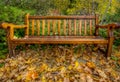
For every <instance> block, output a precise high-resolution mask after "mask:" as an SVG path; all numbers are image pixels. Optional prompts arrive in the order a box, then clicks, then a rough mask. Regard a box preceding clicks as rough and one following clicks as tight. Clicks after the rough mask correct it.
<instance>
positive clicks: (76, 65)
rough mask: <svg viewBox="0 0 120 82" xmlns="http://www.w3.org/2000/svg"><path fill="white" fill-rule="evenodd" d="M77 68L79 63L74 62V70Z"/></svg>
mask: <svg viewBox="0 0 120 82" xmlns="http://www.w3.org/2000/svg"><path fill="white" fill-rule="evenodd" d="M78 66H79V62H78V61H76V62H75V67H74V68H75V69H76V68H78Z"/></svg>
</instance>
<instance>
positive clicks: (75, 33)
mask: <svg viewBox="0 0 120 82" xmlns="http://www.w3.org/2000/svg"><path fill="white" fill-rule="evenodd" d="M74 35H76V19H74Z"/></svg>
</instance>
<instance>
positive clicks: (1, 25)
mask: <svg viewBox="0 0 120 82" xmlns="http://www.w3.org/2000/svg"><path fill="white" fill-rule="evenodd" d="M8 27H9V28H26V27H27V25H15V24H12V23H1V24H0V28H4V29H7V28H8Z"/></svg>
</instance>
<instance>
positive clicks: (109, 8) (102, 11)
mask: <svg viewBox="0 0 120 82" xmlns="http://www.w3.org/2000/svg"><path fill="white" fill-rule="evenodd" d="M26 13H30V14H32V15H89V14H99V16H100V20H99V21H100V24H107V23H112V22H115V23H119V22H120V0H0V22H9V23H15V24H24V17H25V15H26ZM102 32H104V31H102ZM18 35H22V32H21V31H19V33H18ZM103 36H104V33H103ZM115 36H116V37H117V38H116V39H117V40H116V41H115V45H119V44H120V39H119V37H120V30H117V31H115ZM6 47H7V46H6V38H5V31H4V30H0V56H1V54H5V52H6V51H7V50H6V49H7V48H6Z"/></svg>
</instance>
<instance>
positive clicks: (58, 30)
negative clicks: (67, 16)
mask: <svg viewBox="0 0 120 82" xmlns="http://www.w3.org/2000/svg"><path fill="white" fill-rule="evenodd" d="M60 23H61V22H60V20H58V35H60Z"/></svg>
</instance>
